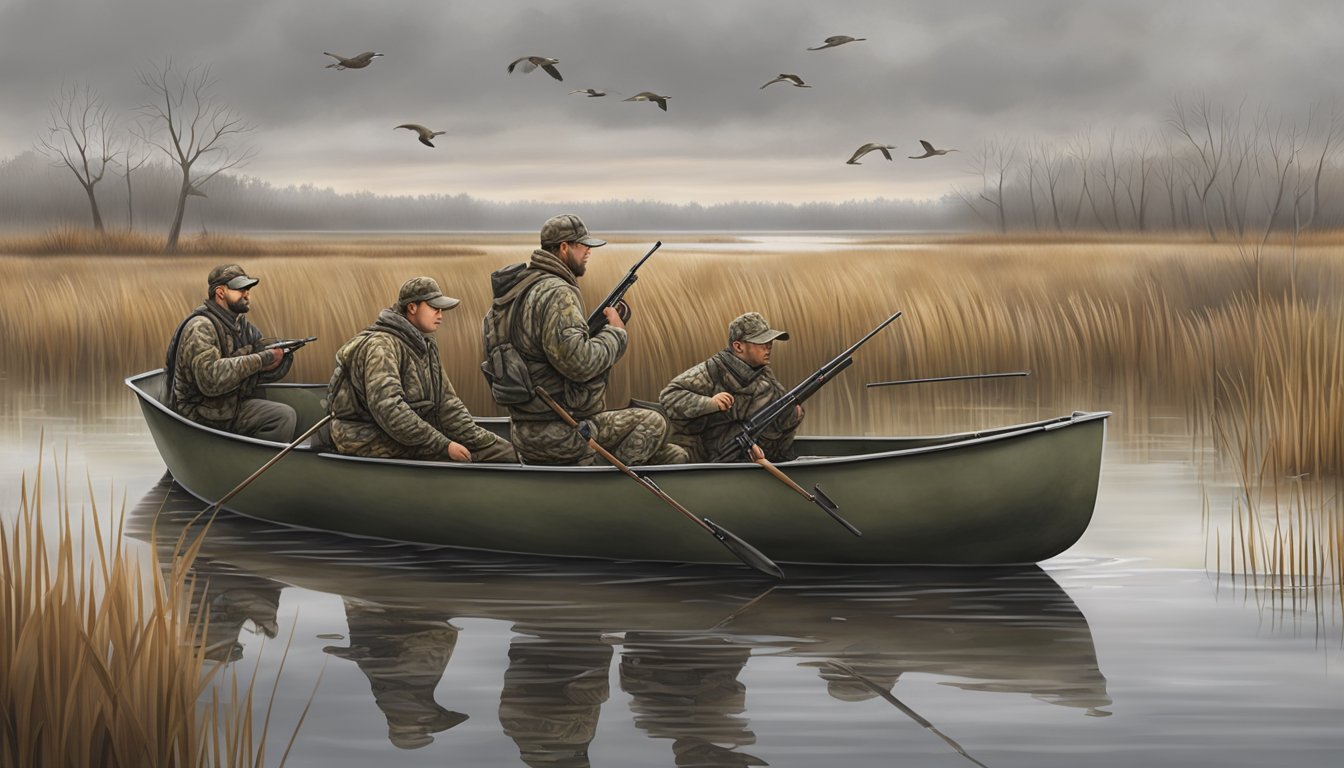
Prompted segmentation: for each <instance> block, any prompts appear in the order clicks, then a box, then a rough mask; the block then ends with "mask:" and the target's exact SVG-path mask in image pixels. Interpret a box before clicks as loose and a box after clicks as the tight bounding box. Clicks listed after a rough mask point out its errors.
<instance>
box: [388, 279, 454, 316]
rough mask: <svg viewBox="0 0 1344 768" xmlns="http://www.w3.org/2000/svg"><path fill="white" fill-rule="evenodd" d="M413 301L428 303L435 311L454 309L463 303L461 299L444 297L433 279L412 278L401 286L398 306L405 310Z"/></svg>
mask: <svg viewBox="0 0 1344 768" xmlns="http://www.w3.org/2000/svg"><path fill="white" fill-rule="evenodd" d="M413 301H423V302H426V303H428V304H429V306H431V307H433V308H435V309H452V308H453V307H456V306H457V305H458V304H461V303H462V302H461V300H459V299H454V298H453V297H451V296H444V295H443V291H441V290H439V284H438V283H436V282H434V278H432V277H412V278H411V279H410V280H407V281H406V282H404V283H402V284H401V292H400V293H398V294H397V306H399V307H402V308H403V309H404V308H405V307H406V305H407V304H410V303H411V302H413Z"/></svg>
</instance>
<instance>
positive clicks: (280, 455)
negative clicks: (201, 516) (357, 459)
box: [206, 413, 331, 510]
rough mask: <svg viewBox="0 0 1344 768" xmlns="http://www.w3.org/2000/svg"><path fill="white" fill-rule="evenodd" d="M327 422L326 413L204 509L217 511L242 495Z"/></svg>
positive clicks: (328, 416) (329, 417)
mask: <svg viewBox="0 0 1344 768" xmlns="http://www.w3.org/2000/svg"><path fill="white" fill-rule="evenodd" d="M329 421H331V414H330V413H328V414H327V415H326V416H323V417H322V418H320V419H318V420H317V423H316V424H314V425H313V426H311V427H309V428H308V429H307V430H306V431H305V432H304V433H303V434H302V435H299V436H298V437H297V438H296V439H295V440H294V442H292V443H290V444H289V445H286V446H285V447H284V448H283V449H282V450H281V451H280V452H279V453H277V454H275V456H274V457H272V458H271V460H270V461H268V462H266V463H265V464H262V465H261V468H260V469H258V470H257V471H256V472H253V473H252V474H250V475H248V476H247V479H246V480H244V481H243V482H241V483H239V484H238V486H237V487H236V488H234V489H233V490H232V491H229V492H228V493H226V494H224V496H223V497H221V498H220V500H219V501H216V502H215V503H214V504H212V505H210V506H209V507H207V508H206V509H207V510H208V509H219V508H221V507H223V506H224V502H226V501H228V500H230V499H232V498H233V497H234V496H237V495H238V494H239V493H242V491H243V489H244V488H246V487H247V486H249V485H251V484H252V481H253V480H256V479H257V478H258V477H261V474H262V473H263V472H265V471H266V470H268V469H270V468H271V467H273V466H275V464H276V462H278V461H280V460H281V459H283V458H285V456H287V455H289V452H290V451H292V450H294V449H295V448H297V447H298V446H299V443H302V442H303V441H304V440H307V439H308V438H309V437H311V436H312V435H313V433H314V432H316V431H317V430H319V429H321V428H322V426H323V425H324V424H326V423H327V422H329Z"/></svg>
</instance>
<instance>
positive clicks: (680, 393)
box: [658, 349, 802, 462]
mask: <svg viewBox="0 0 1344 768" xmlns="http://www.w3.org/2000/svg"><path fill="white" fill-rule="evenodd" d="M718 392H727V393H729V394H731V395H732V396H733V404H732V406H730V407H729V408H728V410H726V411H720V410H719V407H718V405H716V404H715V403H714V401H713V400H712V399H711V398H712V397H713V396H714V395H715V394H716V393H718ZM784 392H785V389H784V385H783V384H780V383H779V379H777V378H775V374H774V371H771V370H770V366H768V365H765V366H761V367H760V368H752V367H751V366H750V365H748V364H746V363H745V362H743V361H742V360H740V359H738V357H737V356H736V355H734V354H733V352H732V350H731V349H725V350H722V351H720V352H718V353H717V354H715V355H714V356H713V357H711V358H709V359H708V360H706V361H705V362H703V363H700V364H699V365H696V366H693V367H692V368H690V369H689V370H687V371H685V372H683V373H682V374H681V375H680V376H677V377H676V378H675V379H673V380H672V381H671V383H669V384H668V385H667V386H666V387H664V388H663V391H662V392H661V393H660V394H659V396H658V400H659V402H660V403H661V404H662V406H663V408H664V410H666V412H667V420H668V421H669V422H670V423H671V425H672V435H671V437H670V438H669V441H670V442H672V443H675V444H677V445H680V446H681V447H683V448H685V449H686V452H687V453H689V454H690V455H691V461H694V462H707V461H715V460H716V459H717V458H718V457H719V456H720V455H721V454H722V453H723V452H725V451H727V450H729V449H730V448H733V447H735V443H734V440H733V437H734V436H735V435H737V434H738V433H739V432H740V430H741V424H742V422H743V421H745V420H747V419H749V418H751V416H752V415H753V414H755V413H756V412H757V411H759V410H761V409H762V408H764V407H765V406H767V405H769V404H770V402H771V401H773V400H774V399H775V398H777V397H779V396H780V395H782V394H784ZM801 422H802V417H801V416H799V415H798V414H797V412H796V411H794V410H789V411H788V412H786V413H784V414H781V415H780V416H779V418H777V419H775V421H774V423H773V424H771V425H770V427H769V428H767V429H766V430H765V431H764V432H763V433H762V434H761V435H760V436H759V437H758V438H757V440H756V443H757V445H759V446H760V447H761V450H763V451H765V458H766V459H768V460H770V461H772V462H774V461H791V460H793V459H796V458H798V456H797V454H796V453H795V452H794V450H793V436H794V432H795V431H796V430H797V429H798V425H799V423H801ZM732 460H734V461H745V460H746V457H744V456H743V455H742V452H741V450H738V451H737V453H736V455H734V456H733V457H732Z"/></svg>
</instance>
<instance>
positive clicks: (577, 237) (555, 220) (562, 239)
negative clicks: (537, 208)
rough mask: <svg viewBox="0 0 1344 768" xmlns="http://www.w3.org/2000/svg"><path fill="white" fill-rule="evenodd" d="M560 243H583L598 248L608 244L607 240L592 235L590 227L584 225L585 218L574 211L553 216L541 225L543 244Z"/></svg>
mask: <svg viewBox="0 0 1344 768" xmlns="http://www.w3.org/2000/svg"><path fill="white" fill-rule="evenodd" d="M560 243H581V244H583V245H586V246H588V247H589V248H598V247H600V246H603V245H606V244H607V241H606V240H602V239H600V238H596V237H592V236H590V235H589V234H588V228H587V227H585V226H584V225H583V219H580V218H579V217H578V216H575V215H574V214H572V213H562V214H560V215H559V216H552V217H551V218H549V219H547V220H546V223H545V224H542V225H541V244H542V245H543V246H547V245H559V244H560Z"/></svg>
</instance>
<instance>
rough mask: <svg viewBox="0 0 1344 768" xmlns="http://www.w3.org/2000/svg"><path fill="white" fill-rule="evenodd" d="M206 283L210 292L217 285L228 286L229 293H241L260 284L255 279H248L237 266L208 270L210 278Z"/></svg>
mask: <svg viewBox="0 0 1344 768" xmlns="http://www.w3.org/2000/svg"><path fill="white" fill-rule="evenodd" d="M206 281H207V283H208V284H209V286H210V290H211V291H213V290H214V289H215V286H217V285H224V286H228V288H229V290H231V291H242V290H246V289H248V288H251V287H252V286H254V285H256V284H257V283H260V282H261V280H258V279H257V278H255V277H248V276H247V272H246V271H244V270H243V268H242V267H240V266H238V265H237V264H220V265H219V266H218V267H215V268H214V269H212V270H210V277H209V278H207V279H206Z"/></svg>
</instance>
